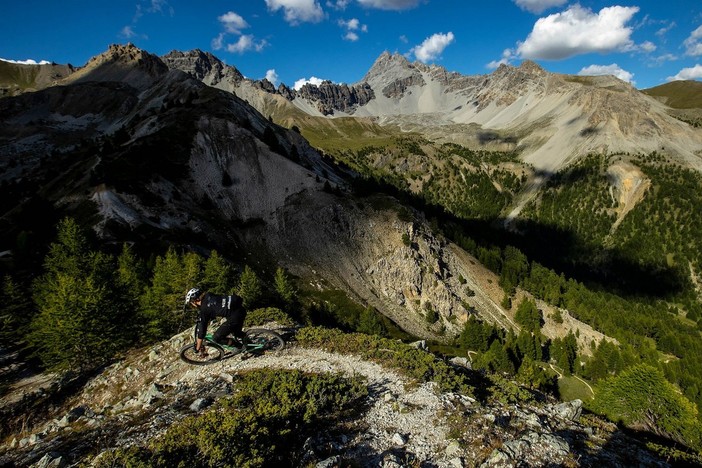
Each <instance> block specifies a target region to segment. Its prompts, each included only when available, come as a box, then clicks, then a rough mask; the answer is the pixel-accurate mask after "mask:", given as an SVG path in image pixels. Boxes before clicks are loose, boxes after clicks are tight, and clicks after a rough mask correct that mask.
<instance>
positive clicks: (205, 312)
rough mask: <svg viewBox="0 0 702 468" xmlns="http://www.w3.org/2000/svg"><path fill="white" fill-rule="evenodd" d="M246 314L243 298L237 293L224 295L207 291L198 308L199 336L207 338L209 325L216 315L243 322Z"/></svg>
mask: <svg viewBox="0 0 702 468" xmlns="http://www.w3.org/2000/svg"><path fill="white" fill-rule="evenodd" d="M245 315H246V311H245V310H244V307H243V300H242V298H241V297H239V296H237V295H236V294H232V295H229V296H222V295H219V294H212V293H206V294H205V296H204V297H203V298H202V303H201V304H200V307H199V308H198V327H197V328H198V330H197V331H198V333H197V337H198V338H200V339H204V338H205V335H206V333H207V326H208V325H209V323H210V322H211V321H212V320H214V318H215V317H225V318H226V319H227V320H228V321H235V322H239V321H241V322H242V323H243V318H244V316H245Z"/></svg>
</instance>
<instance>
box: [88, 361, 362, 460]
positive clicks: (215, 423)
mask: <svg viewBox="0 0 702 468" xmlns="http://www.w3.org/2000/svg"><path fill="white" fill-rule="evenodd" d="M234 385H235V391H234V394H233V395H232V396H231V397H228V398H226V399H223V400H220V402H218V404H217V405H215V407H214V408H213V409H212V410H210V411H208V412H207V413H205V414H201V415H197V416H193V417H189V418H186V419H184V420H182V421H181V422H179V423H178V424H175V425H173V426H171V427H170V428H169V429H168V431H167V432H166V433H165V434H164V436H163V437H161V438H160V439H158V440H156V441H154V442H153V443H152V444H151V446H150V447H148V448H145V449H134V448H130V449H127V450H118V451H115V452H113V453H111V454H109V455H105V456H103V457H102V459H101V460H100V462H99V463H98V466H99V467H108V466H125V467H126V466H130V467H131V466H134V467H140V466H155V467H169V468H170V467H174V466H178V467H180V466H218V467H220V466H221V467H237V468H239V467H260V466H299V461H300V455H301V454H302V446H303V444H304V442H305V440H306V439H307V438H308V437H309V436H310V435H312V434H315V433H319V432H320V431H323V430H327V429H328V427H329V426H330V425H331V424H332V423H333V422H334V421H335V420H337V419H339V418H343V416H344V415H345V414H347V413H350V412H352V411H358V409H359V407H360V405H359V402H360V401H361V400H362V399H363V398H365V397H366V396H367V395H368V389H367V388H366V385H365V383H364V382H363V380H362V379H360V378H358V377H355V378H352V379H349V378H345V377H342V376H340V375H334V374H306V373H303V372H301V371H279V370H269V369H264V370H256V371H253V372H250V373H247V374H244V375H241V376H239V377H238V380H236V381H235V382H234Z"/></svg>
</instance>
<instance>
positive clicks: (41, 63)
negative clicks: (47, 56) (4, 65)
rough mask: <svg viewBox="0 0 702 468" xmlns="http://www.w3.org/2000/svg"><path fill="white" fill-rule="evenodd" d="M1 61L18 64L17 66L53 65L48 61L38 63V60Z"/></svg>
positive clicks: (1, 59)
mask: <svg viewBox="0 0 702 468" xmlns="http://www.w3.org/2000/svg"><path fill="white" fill-rule="evenodd" d="M0 61H3V62H8V63H16V64H17V65H48V64H50V63H51V62H49V61H47V60H41V61H39V62H37V61H36V60H33V59H27V60H9V59H4V58H0Z"/></svg>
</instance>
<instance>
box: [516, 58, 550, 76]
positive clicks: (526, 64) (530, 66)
mask: <svg viewBox="0 0 702 468" xmlns="http://www.w3.org/2000/svg"><path fill="white" fill-rule="evenodd" d="M519 69H520V70H523V71H525V72H529V73H539V74H540V73H544V72H545V71H546V70H544V69H543V68H541V65H539V64H538V63H536V62H533V61H531V60H525V61H523V62H522V64H521V65H519Z"/></svg>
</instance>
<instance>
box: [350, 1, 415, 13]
mask: <svg viewBox="0 0 702 468" xmlns="http://www.w3.org/2000/svg"><path fill="white" fill-rule="evenodd" d="M357 1H358V3H359V4H360V5H361V6H363V7H366V8H377V9H378V10H396V11H399V10H409V9H410V8H414V7H416V6H417V5H418V4H419V0H357Z"/></svg>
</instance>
